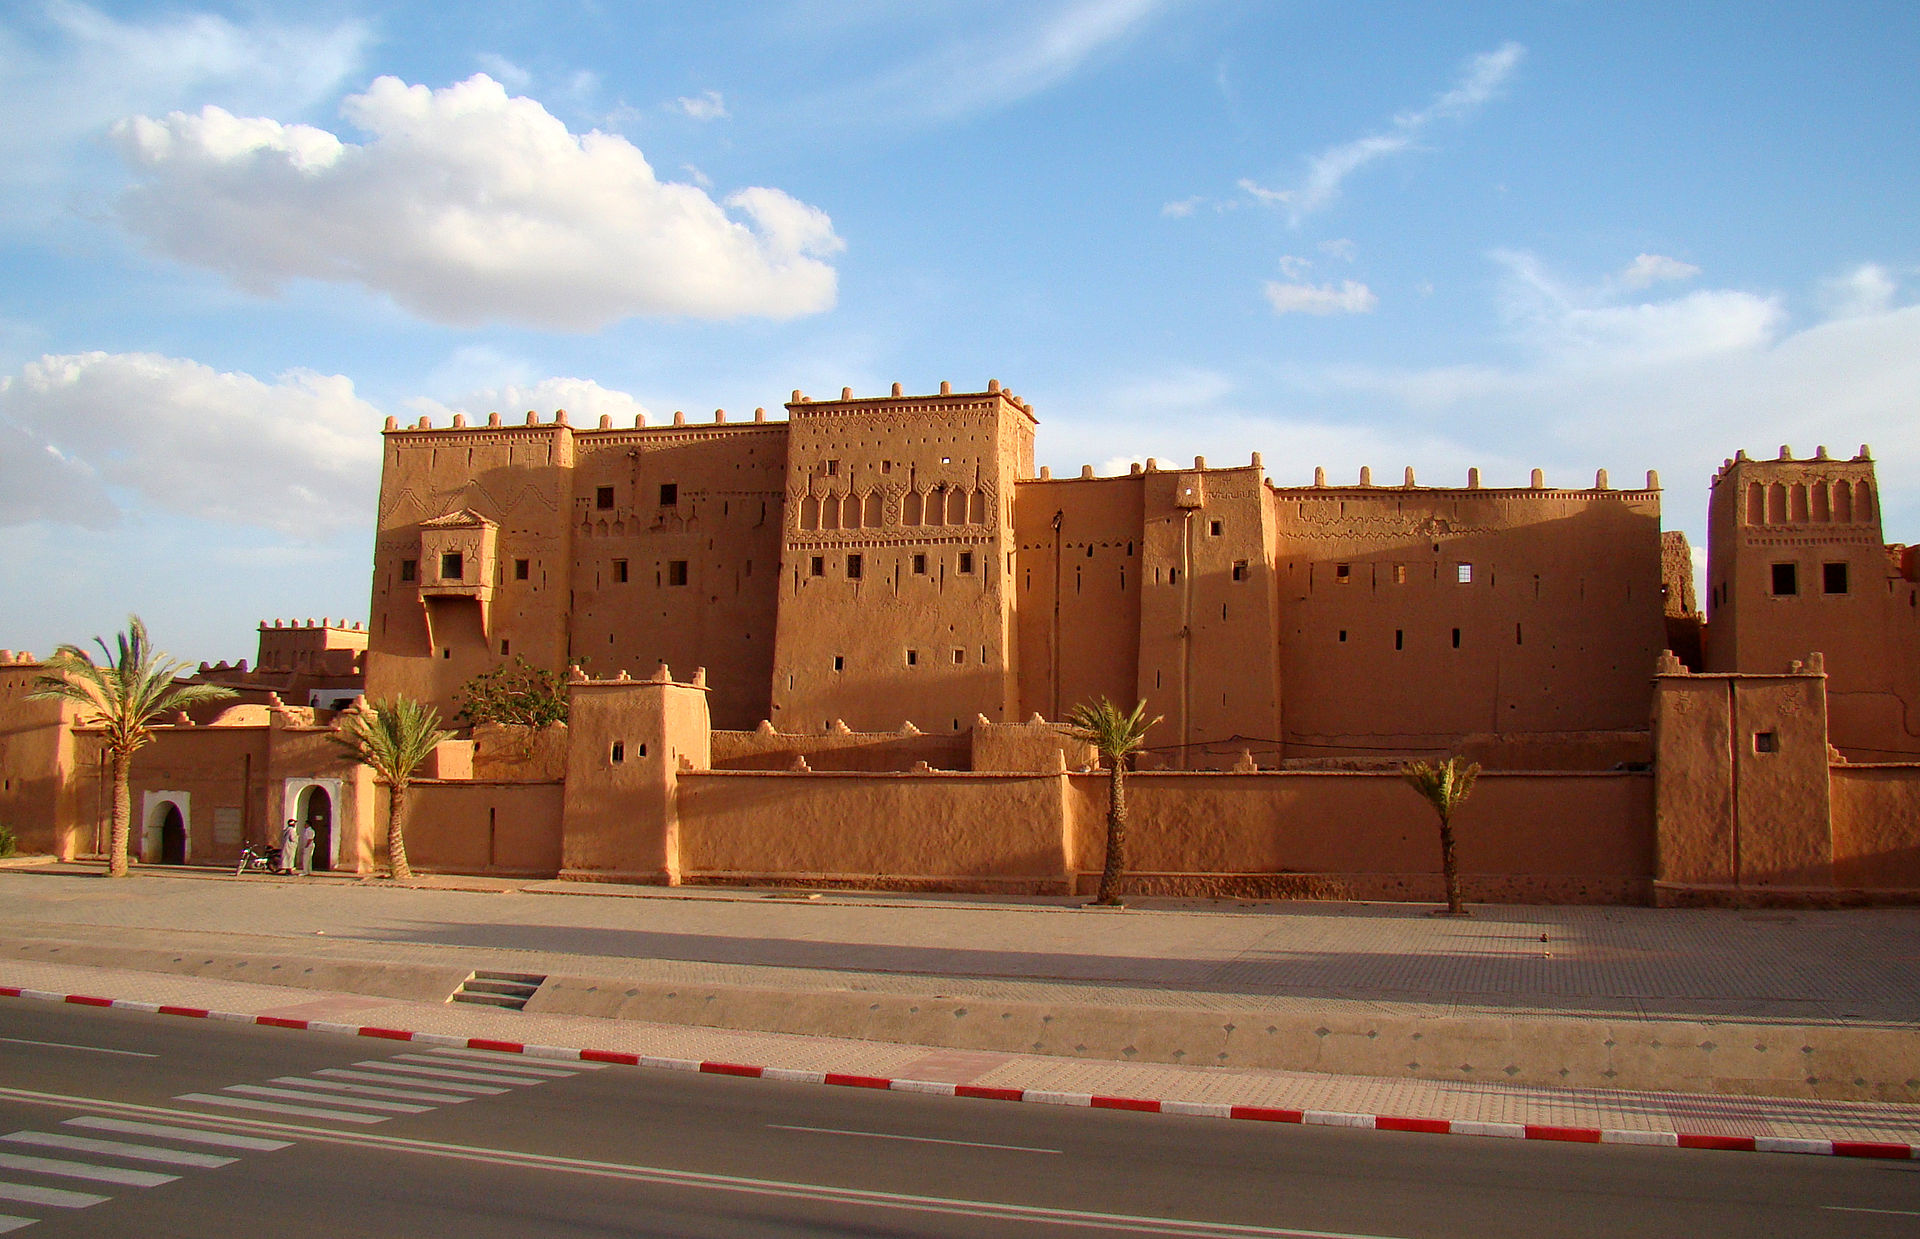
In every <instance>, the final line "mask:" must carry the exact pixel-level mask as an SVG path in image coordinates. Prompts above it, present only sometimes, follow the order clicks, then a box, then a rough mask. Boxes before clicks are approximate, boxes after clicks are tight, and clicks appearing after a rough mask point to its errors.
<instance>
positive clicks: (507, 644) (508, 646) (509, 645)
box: [500, 637, 513, 658]
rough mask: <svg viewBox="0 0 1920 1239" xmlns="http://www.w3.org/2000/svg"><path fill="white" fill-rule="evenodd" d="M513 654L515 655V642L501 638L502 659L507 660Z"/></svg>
mask: <svg viewBox="0 0 1920 1239" xmlns="http://www.w3.org/2000/svg"><path fill="white" fill-rule="evenodd" d="M511 653H513V642H511V641H508V640H506V639H505V638H504V637H503V638H501V641H500V657H502V658H505V657H506V656H507V655H509V654H511Z"/></svg>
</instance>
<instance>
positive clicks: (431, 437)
mask: <svg viewBox="0 0 1920 1239" xmlns="http://www.w3.org/2000/svg"><path fill="white" fill-rule="evenodd" d="M785 412H786V416H785V418H784V419H781V418H777V417H775V418H770V417H768V416H767V414H766V413H765V411H764V410H759V409H756V410H754V411H753V413H752V414H751V415H749V416H745V417H729V416H728V415H727V414H726V413H725V412H716V413H715V414H714V415H713V416H712V417H711V418H710V419H707V418H702V419H700V420H698V421H692V420H689V419H687V418H686V417H684V416H683V415H681V414H677V413H676V414H674V415H673V417H672V419H671V420H670V422H669V423H667V424H654V425H650V424H647V422H646V421H645V419H641V420H640V421H639V422H638V423H637V424H635V425H632V426H614V425H612V424H611V422H610V421H609V420H608V419H606V418H601V419H600V421H599V424H598V425H597V426H593V427H579V426H574V425H571V424H570V423H569V421H568V419H567V416H566V414H565V413H564V412H559V413H554V414H552V415H546V416H543V415H540V414H537V413H529V414H527V415H526V416H525V418H524V421H522V420H521V419H518V418H515V419H512V420H508V419H504V418H502V417H501V416H500V415H498V414H494V415H492V416H490V417H488V418H487V419H486V421H485V424H471V425H470V424H468V423H467V422H466V420H465V419H464V418H461V417H456V418H454V419H453V424H452V425H451V426H440V427H436V426H433V425H431V424H430V423H429V422H428V421H427V420H426V419H422V420H421V421H420V422H419V423H418V424H417V425H413V426H406V427H402V426H399V425H397V424H396V423H394V422H393V421H391V420H389V422H388V424H387V429H386V433H385V436H384V437H385V464H384V471H383V476H382V482H381V488H380V507H379V516H378V534H377V541H376V546H375V550H374V562H373V586H372V606H371V612H370V615H369V619H368V621H367V622H366V624H365V626H364V627H362V626H361V625H360V624H359V623H349V622H347V621H345V620H340V621H337V622H336V621H334V620H333V619H331V618H328V619H325V620H322V621H320V622H318V623H316V622H315V621H312V620H307V621H305V622H297V621H296V622H292V623H289V622H286V621H282V620H274V621H273V622H271V623H263V624H261V626H260V648H259V651H258V659H257V663H256V665H255V666H253V667H248V666H247V664H246V663H245V662H244V661H243V662H241V663H238V664H237V665H234V666H229V665H227V664H225V663H221V664H218V665H215V666H211V667H208V666H203V667H202V668H201V672H200V675H199V676H198V677H197V678H200V679H206V680H212V681H216V682H221V683H227V684H230V685H232V686H234V687H236V688H239V689H240V690H241V696H240V697H239V698H238V700H237V703H229V704H227V705H225V706H224V707H213V708H210V709H208V710H207V711H206V712H205V714H204V716H197V717H186V716H181V717H180V718H178V719H177V720H175V721H174V722H172V723H170V724H169V725H167V726H165V727H163V728H162V729H161V733H160V736H159V739H158V741H157V742H156V743H155V744H154V746H153V747H151V748H149V749H147V750H146V751H144V752H142V753H141V754H140V756H139V757H138V759H137V760H136V762H135V767H134V778H135V786H134V806H135V812H136V814H137V815H138V821H137V822H136V824H135V827H136V833H135V841H136V846H137V847H138V849H139V852H140V856H141V859H142V860H144V861H147V862H153V863H160V862H186V863H201V862H206V863H217V862H229V863H230V862H231V861H232V859H233V858H235V857H237V855H238V853H239V850H240V848H241V846H242V844H243V843H245V842H248V841H258V840H265V839H268V838H271V837H272V836H273V835H274V833H275V830H276V827H277V824H278V823H280V822H281V821H283V820H285V819H286V818H289V817H296V818H301V819H305V820H311V821H313V822H314V823H315V825H316V827H317V828H318V829H319V831H320V832H321V839H322V841H323V842H322V846H321V849H320V852H321V856H320V859H321V863H322V866H323V867H327V868H333V869H339V870H346V871H352V872H361V873H370V872H374V871H376V870H377V869H378V867H379V865H380V863H381V861H382V859H383V858H382V857H381V856H380V854H379V853H380V850H381V849H382V848H383V847H384V829H383V823H384V809H383V806H382V803H381V802H382V800H383V798H384V795H385V793H384V790H383V789H381V788H380V787H378V786H376V784H375V783H374V782H373V780H372V779H371V776H370V775H369V774H368V773H367V771H365V770H364V769H362V768H359V767H355V766H351V765H348V764H345V763H344V762H342V761H341V760H340V758H339V756H338V751H337V750H336V749H335V748H334V746H332V745H330V744H328V743H327V736H328V734H329V732H330V731H331V729H332V728H333V726H334V723H335V720H336V719H337V718H338V711H339V709H358V708H361V706H360V705H358V704H356V699H357V694H358V693H359V691H360V689H361V688H362V686H364V689H365V692H366V694H367V696H368V697H370V698H372V699H376V700H378V699H385V698H388V697H391V696H393V695H395V694H407V695H410V696H414V697H418V698H421V699H424V700H426V701H429V702H432V703H434V704H435V705H437V706H439V707H440V708H441V709H442V710H443V711H445V712H448V713H449V714H451V713H452V712H453V711H454V710H456V709H457V708H458V705H459V701H460V689H461V686H462V685H463V684H465V683H466V682H467V681H468V680H469V679H470V678H471V677H473V676H474V675H476V674H478V673H480V672H483V671H486V670H489V669H491V668H494V667H497V666H501V665H502V664H505V663H511V662H513V661H514V660H516V659H524V660H526V661H527V662H529V663H531V664H533V665H535V666H537V667H542V668H547V669H551V670H554V671H560V672H565V673H566V674H567V675H568V677H569V679H570V681H571V697H572V703H571V717H570V720H569V722H568V723H567V724H565V725H561V726H556V727H553V728H549V729H547V730H545V731H542V732H538V733H529V732H526V731H524V730H515V729H511V728H501V727H494V726H488V727H482V728H479V729H477V730H476V731H475V732H474V733H473V734H471V735H463V736H462V737H461V738H460V739H456V740H453V741H449V742H447V743H446V744H443V745H442V746H441V748H440V749H439V751H438V752H437V753H436V754H435V756H434V759H433V760H432V761H431V762H430V763H429V765H428V767H427V768H426V769H425V770H424V771H423V774H424V775H425V776H427V777H426V778H425V779H424V781H423V782H421V783H418V784H416V785H415V787H416V795H415V796H414V797H413V799H412V802H411V803H412V806H413V823H412V827H411V830H410V832H409V850H410V852H411V854H412V859H413V861H414V864H415V865H416V866H417V867H419V868H422V869H425V870H429V871H435V870H437V871H442V872H457V873H486V874H503V875H549V876H550V875H555V874H559V875H564V876H569V877H576V878H586V879H603V880H608V881H620V882H645V883H732V884H763V883H764V884H780V885H788V886H814V887H833V886H845V887H861V888H869V889H916V890H956V891H980V892H1001V893H1036V894H1045V893H1055V894H1065V893H1071V892H1075V891H1085V890H1087V889H1089V888H1090V886H1091V883H1092V881H1093V879H1094V876H1095V875H1096V874H1097V873H1098V871H1099V869H1100V865H1101V860H1102V849H1103V847H1104V814H1105V810H1106V783H1105V779H1104V778H1103V777H1102V776H1101V775H1099V774H1098V773H1097V772H1095V771H1092V770H1090V769H1089V766H1090V761H1091V757H1090V754H1089V753H1088V752H1087V751H1086V750H1084V749H1083V748H1082V747H1081V746H1080V745H1079V744H1077V743H1076V742H1074V741H1072V740H1070V739H1067V738H1065V737H1064V736H1063V735H1062V734H1061V732H1060V731H1059V730H1058V729H1057V728H1056V727H1054V726H1052V725H1051V723H1052V721H1057V720H1059V719H1061V718H1063V717H1065V716H1066V715H1067V714H1068V713H1070V712H1071V711H1072V709H1073V708H1074V706H1075V705H1077V704H1079V703H1081V702H1085V701H1088V700H1090V699H1093V698H1096V697H1101V696H1105V697H1109V698H1111V699H1113V700H1115V701H1117V702H1121V703H1123V704H1127V705H1131V703H1133V702H1134V701H1136V700H1140V699H1144V700H1145V701H1146V703H1147V708H1148V710H1149V712H1150V713H1152V714H1155V715H1160V716H1162V719H1163V721H1162V722H1161V723H1160V724H1159V725H1158V726H1157V727H1156V728H1155V729H1154V730H1153V732H1152V733H1151V735H1150V736H1149V745H1150V746H1151V751H1150V752H1149V753H1147V754H1146V755H1145V756H1144V759H1143V760H1142V762H1141V764H1140V768H1139V772H1138V773H1137V774H1136V775H1135V776H1134V778H1133V779H1132V780H1131V781H1130V784H1129V787H1130V790H1131V796H1130V809H1131V814H1130V816H1131V821H1132V829H1131V836H1130V838H1131V847H1130V856H1129V858H1128V860H1129V867H1130V869H1131V870H1132V872H1133V875H1134V876H1133V879H1132V889H1133V890H1134V891H1136V892H1139V893H1143V894H1152V893H1160V894H1188V895H1213V896H1230V897H1263V898H1264V897H1322V898H1328V897H1331V898H1343V897H1345V898H1366V899H1389V900H1428V899H1432V898H1435V897H1436V896H1437V895H1438V893H1439V885H1440V882H1439V874H1438V855H1437V853H1438V848H1437V845H1436V843H1435V832H1434V829H1433V822H1432V818H1431V815H1430V811H1429V810H1428V808H1427V806H1426V805H1425V804H1424V803H1423V802H1421V801H1420V800H1419V799H1418V797H1417V796H1415V794H1414V793H1413V792H1412V791H1411V790H1410V789H1409V788H1408V787H1406V785H1405V784H1404V783H1403V782H1402V781H1401V780H1400V779H1399V778H1398V776H1397V773H1396V771H1397V768H1398V766H1399V764H1400V763H1401V762H1403V761H1405V760H1407V759H1409V758H1413V757H1425V756H1439V755H1444V754H1449V753H1462V754H1465V755H1466V756H1468V757H1470V758H1472V759H1474V760H1476V761H1479V762H1480V763H1481V764H1482V765H1483V766H1484V767H1485V769H1486V773H1485V774H1484V775H1483V776H1482V779H1481V782H1480V786H1479V788H1478V789H1477V790H1476V792H1475V795H1474V798H1473V799H1472V801H1471V802H1470V803H1469V805H1468V807H1467V808H1466V810H1465V811H1464V812H1463V814H1462V816H1461V818H1460V820H1459V823H1458V828H1459V836H1460V854H1461V863H1462V867H1463V870H1464V874H1465V881H1466V887H1467V892H1468V894H1469V897H1471V898H1475V899H1480V900H1507V901H1523V902H1524V901H1536V902H1591V903H1624V902H1633V903H1649V902H1652V903H1664V904H1697V903H1732V904H1756V903H1768V904H1800V905H1814V906H1827V905H1839V904H1855V903H1869V902H1911V901H1914V900H1915V899H1916V898H1917V897H1920V717H1916V707H1917V706H1920V563H1916V557H1915V554H1914V552H1913V551H1911V550H1909V549H1907V548H1905V547H1902V546H1899V545H1891V546H1890V545H1887V544H1886V543H1885V542H1884V541H1883V540H1882V531H1881V527H1880V505H1879V502H1878V495H1877V490H1876V485H1877V484H1876V479H1875V475H1874V467H1873V462H1872V459H1871V456H1870V454H1869V453H1868V451H1867V450H1866V449H1865V448H1864V447H1863V448H1862V449H1861V450H1860V451H1859V453H1858V454H1856V455H1851V456H1847V455H1845V454H1842V455H1840V456H1830V455H1829V454H1828V452H1827V450H1826V449H1825V448H1821V449H1819V450H1817V451H1816V452H1814V453H1813V455H1812V456H1811V457H1796V456H1795V455H1794V454H1793V453H1792V452H1791V451H1789V450H1788V449H1785V448H1782V449H1781V450H1780V452H1779V454H1778V458H1777V459H1754V458H1749V457H1748V456H1747V455H1746V454H1745V453H1744V452H1741V453H1739V454H1737V455H1735V456H1734V457H1733V458H1731V459H1729V460H1728V461H1727V462H1726V463H1725V465H1724V466H1723V467H1722V468H1721V470H1720V471H1719V473H1718V474H1717V475H1716V476H1715V477H1714V478H1713V480H1712V499H1711V504H1710V517H1709V526H1708V557H1707V559H1708V566H1707V574H1706V582H1707V590H1708V596H1707V598H1706V600H1705V601H1706V608H1705V613H1704V615H1703V614H1702V613H1701V611H1700V609H1699V607H1698V606H1697V604H1696V600H1695V597H1694V588H1693V566H1692V554H1691V551H1690V549H1689V548H1688V546H1687V544H1686V540H1685V537H1684V536H1683V535H1682V534H1680V533H1677V532H1672V531H1663V530H1662V529H1661V527H1660V489H1659V480H1658V479H1657V478H1656V477H1655V476H1653V475H1652V474H1648V475H1647V477H1646V479H1645V485H1644V486H1643V487H1636V488H1628V489H1617V488H1615V487H1613V486H1612V485H1610V484H1609V481H1608V479H1607V477H1606V475H1605V473H1604V472H1602V473H1601V474H1600V475H1599V476H1597V477H1596V478H1595V479H1594V483H1593V485H1592V486H1591V487H1580V488H1575V489H1563V488H1559V487H1554V486H1549V485H1548V483H1547V480H1546V479H1545V478H1544V477H1543V476H1542V475H1541V473H1540V472H1539V471H1537V470H1536V471H1534V473H1533V475H1532V477H1531V479H1530V480H1529V484H1528V485H1526V486H1522V487H1517V488H1507V487H1499V486H1489V485H1485V484H1484V483H1483V482H1482V480H1481V478H1480V476H1479V474H1478V471H1470V472H1469V474H1468V477H1467V479H1466V485H1465V486H1464V487H1436V486H1429V485H1423V484H1421V483H1419V482H1418V481H1416V480H1415V478H1414V475H1413V471H1412V470H1411V469H1409V470H1407V471H1406V473H1405V474H1404V476H1394V477H1391V478H1377V477H1374V476H1372V475H1371V474H1370V473H1369V472H1368V471H1367V470H1362V471H1361V472H1360V476H1359V477H1358V478H1357V479H1340V480H1335V479H1330V478H1328V477H1327V476H1326V475H1325V473H1324V472H1323V471H1321V470H1317V469H1316V470H1314V471H1313V473H1312V480H1311V482H1310V483H1309V484H1305V485H1284V486H1277V485H1275V484H1274V483H1273V482H1272V481H1270V480H1269V478H1268V477H1267V474H1266V471H1265V469H1264V467H1263V465H1262V462H1261V458H1260V456H1259V455H1258V454H1254V455H1253V456H1252V457H1251V461H1250V463H1247V464H1235V465H1228V466H1224V467H1222V466H1209V465H1208V464H1207V462H1206V461H1204V460H1194V461H1193V462H1192V464H1191V467H1188V466H1187V465H1186V464H1184V463H1183V464H1180V465H1172V464H1167V463H1162V462H1156V461H1147V462H1146V463H1145V465H1144V466H1135V467H1133V468H1132V469H1131V470H1130V471H1129V472H1128V473H1126V474H1123V475H1120V476H1116V477H1098V476H1095V474H1094V471H1093V470H1092V469H1091V468H1090V467H1089V468H1083V469H1082V470H1081V471H1080V474H1079V476H1077V477H1055V476H1052V474H1051V473H1050V472H1049V471H1048V470H1045V469H1041V470H1038V471H1036V470H1035V468H1034V466H1033V461H1034V435H1035V431H1036V428H1037V425H1038V423H1037V420H1036V418H1035V416H1034V412H1033V409H1032V408H1031V406H1030V405H1028V404H1027V403H1026V402H1025V401H1023V400H1021V399H1020V398H1019V397H1017V396H1015V395H1014V394H1013V393H1012V392H1011V391H1008V390H1006V389H1004V388H1002V387H1001V386H1000V385H999V384H998V383H997V382H990V383H988V384H987V386H986V390H984V391H975V392H955V391H953V390H951V388H950V385H948V384H945V383H943V384H941V386H940V390H939V391H938V392H937V393H935V394H931V395H906V394H903V393H902V392H901V390H900V388H899V387H898V385H896V386H895V387H894V389H893V391H892V393H891V394H890V395H885V396H874V397H860V396H856V395H855V394H854V393H853V392H852V391H851V390H844V391H842V392H841V393H840V397H839V399H826V400H823V399H812V398H809V397H808V396H806V395H804V394H802V393H800V392H797V391H796V392H795V393H793V399H792V400H791V401H790V402H789V403H788V404H787V406H786V410H785ZM1287 472H1289V473H1297V474H1298V475H1300V476H1301V477H1302V478H1304V477H1305V473H1306V466H1305V465H1301V466H1300V467H1298V468H1297V469H1296V468H1294V467H1293V466H1291V465H1290V466H1289V468H1288V470H1287ZM39 670H40V664H39V663H38V662H37V661H36V660H35V658H34V657H33V656H32V655H30V654H20V653H14V652H5V653H4V655H0V703H3V704H0V774H3V776H4V782H3V783H0V820H4V821H5V822H6V823H7V824H8V825H10V826H12V827H13V828H14V829H15V831H16V832H17V833H18V834H19V836H20V839H21V843H22V846H23V847H24V848H27V849H30V850H40V851H45V852H51V853H54V854H57V855H60V856H63V857H73V856H77V855H88V854H92V853H95V852H97V851H98V850H99V848H100V841H101V839H102V837H103V827H102V826H101V822H102V819H103V818H104V816H105V805H106V801H107V789H106V787H105V785H104V780H103V777H102V776H103V764H102V762H101V760H100V756H99V745H98V738H97V736H96V735H95V734H94V733H93V732H92V731H90V730H89V729H88V728H87V727H85V726H79V725H76V720H75V718H74V715H73V713H72V711H71V708H70V707H67V706H64V705H61V704H57V703H47V702H30V701H27V700H25V699H24V695H25V693H26V691H27V690H28V688H29V687H30V686H31V684H32V681H33V679H34V677H35V675H36V674H38V672H39Z"/></svg>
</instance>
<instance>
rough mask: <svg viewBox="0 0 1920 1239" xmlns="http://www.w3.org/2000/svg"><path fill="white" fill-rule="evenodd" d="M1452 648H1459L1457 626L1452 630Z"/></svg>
mask: <svg viewBox="0 0 1920 1239" xmlns="http://www.w3.org/2000/svg"><path fill="white" fill-rule="evenodd" d="M1453 648H1454V649H1456V650H1457V649H1459V648H1460V630H1459V629H1458V628H1456V629H1454V630H1453Z"/></svg>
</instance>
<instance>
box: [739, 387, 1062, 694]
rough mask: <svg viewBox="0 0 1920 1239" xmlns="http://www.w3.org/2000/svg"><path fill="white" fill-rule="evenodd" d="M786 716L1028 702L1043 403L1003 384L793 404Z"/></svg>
mask: <svg viewBox="0 0 1920 1239" xmlns="http://www.w3.org/2000/svg"><path fill="white" fill-rule="evenodd" d="M787 415H788V424H789V430H788V440H787V502H786V512H785V526H784V534H783V538H782V551H781V575H780V585H779V591H780V604H779V606H780V612H779V631H778V635H777V637H776V642H775V647H774V676H773V722H774V723H775V725H776V726H779V727H781V728H782V729H784V730H789V731H811V730H815V729H819V728H824V727H826V726H827V725H828V724H829V722H830V721H832V720H835V719H838V720H843V721H844V722H846V723H847V725H849V726H850V727H853V728H855V729H856V730H893V729H896V728H898V727H900V726H901V725H902V724H903V723H906V722H912V723H914V724H916V725H917V726H919V727H921V728H922V729H923V730H934V729H938V730H941V731H948V730H956V731H957V730H963V729H965V728H968V727H971V726H972V725H973V720H974V716H975V715H985V716H986V717H988V718H990V719H993V720H996V721H1004V720H1007V719H1010V718H1012V717H1013V716H1014V714H1015V711H1016V710H1017V706H1018V702H1017V678H1016V673H1017V667H1016V665H1015V663H1016V649H1017V642H1016V638H1015V632H1014V615H1013V607H1014V599H1013V588H1012V578H1013V563H1012V560H1013V551H1014V547H1015V541H1014V536H1013V492H1014V482H1015V480H1016V479H1018V478H1021V477H1027V476H1031V474H1032V472H1033V430H1034V426H1035V424H1036V423H1035V419H1034V416H1033V411H1032V409H1031V408H1030V407H1028V406H1027V405H1026V404H1025V403H1024V402H1022V401H1020V400H1018V399H1016V398H1015V397H1014V396H1013V395H1012V393H1010V392H1006V391H1003V390H1001V388H1000V385H999V383H998V382H993V383H989V384H988V386H987V390H986V391H984V392H972V393H956V392H953V391H952V390H951V389H950V388H949V387H948V385H947V384H944V383H943V384H941V391H940V393H939V394H937V395H931V396H905V395H902V394H901V392H900V388H899V385H898V384H896V385H895V386H894V389H893V394H892V395H890V396H885V397H878V398H873V399H864V400H863V399H855V398H854V395H853V392H852V390H851V389H848V390H845V391H842V392H841V396H840V399H838V400H828V401H815V400H810V399H807V398H806V397H804V396H802V395H801V394H800V393H799V392H795V393H794V399H793V402H792V403H790V404H789V405H788V406H787Z"/></svg>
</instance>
